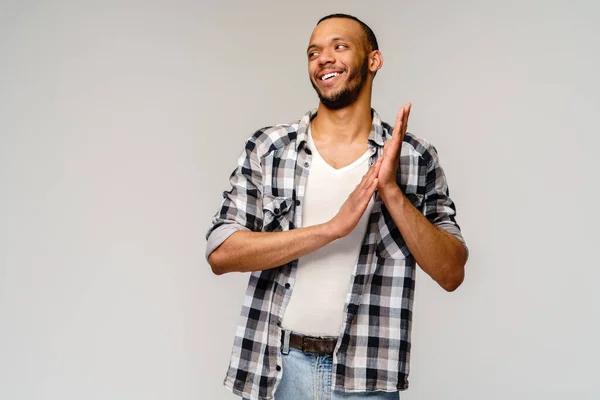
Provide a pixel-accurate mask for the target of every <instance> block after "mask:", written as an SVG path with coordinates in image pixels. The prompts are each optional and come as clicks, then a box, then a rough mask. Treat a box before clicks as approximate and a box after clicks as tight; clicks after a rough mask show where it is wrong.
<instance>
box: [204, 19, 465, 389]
mask: <svg viewBox="0 0 600 400" xmlns="http://www.w3.org/2000/svg"><path fill="white" fill-rule="evenodd" d="M307 57H308V71H309V77H310V80H311V83H312V85H313V87H314V88H315V90H316V92H317V94H318V96H319V99H320V102H319V107H318V109H317V110H316V111H311V112H309V113H307V114H306V115H305V116H304V117H303V118H302V119H301V120H300V121H298V122H295V123H293V124H289V125H276V126H273V127H269V128H264V129H261V130H259V131H258V132H256V133H255V134H254V135H253V136H252V137H251V138H250V139H248V141H247V142H246V146H245V150H244V152H243V153H242V155H241V156H240V158H239V160H238V166H237V168H236V169H235V170H234V172H233V173H232V175H231V177H230V182H231V190H229V191H227V192H225V193H224V200H223V202H222V205H221V208H220V210H219V212H218V213H217V214H216V216H215V218H214V219H213V224H212V226H211V228H210V229H209V231H208V234H207V240H208V244H207V249H206V254H207V258H208V261H209V263H210V265H211V267H212V270H213V272H214V273H215V274H217V275H220V274H224V273H227V272H233V271H237V272H251V275H250V280H249V283H248V288H247V291H246V297H245V300H244V304H243V306H242V311H241V320H240V323H239V326H238V329H237V332H236V336H235V340H234V346H233V351H232V356H231V361H230V365H229V369H228V372H227V375H226V378H225V382H224V384H225V386H226V387H228V388H229V389H230V390H232V391H233V392H234V393H235V394H237V395H239V396H243V397H244V398H247V399H253V400H254V399H272V398H275V399H277V400H280V399H282V400H294V399H312V398H313V395H314V396H316V397H315V398H319V399H321V398H326V399H330V398H332V399H359V398H360V399H366V398H368V399H398V398H399V391H401V390H404V389H406V388H407V387H408V380H407V377H408V372H409V356H410V329H411V318H412V301H413V291H414V283H415V274H416V270H415V268H416V267H415V262H416V263H418V264H419V266H420V267H421V268H422V269H423V270H424V271H425V272H426V273H427V274H429V275H430V276H431V277H432V278H433V279H434V280H435V281H436V282H438V283H439V285H440V286H442V287H443V288H444V289H446V290H447V291H453V290H455V289H456V288H457V287H458V286H459V285H460V284H461V282H462V281H463V278H464V265H465V263H466V260H467V255H468V252H467V248H466V245H465V242H464V240H463V238H462V236H461V233H460V230H459V226H458V225H457V223H456V221H455V218H454V217H455V214H456V212H455V211H456V210H455V206H454V203H453V202H452V200H451V199H450V198H449V192H448V187H447V184H446V178H445V176H444V173H443V170H442V168H441V166H440V164H439V161H438V156H437V153H436V150H435V148H434V147H433V146H432V145H431V144H429V143H428V142H426V141H425V140H423V139H420V138H417V137H416V136H414V135H412V134H410V133H407V132H406V126H407V122H408V116H409V113H410V107H411V105H410V104H407V105H406V106H404V107H402V108H400V110H399V112H398V116H397V118H396V122H395V125H394V127H393V129H392V127H391V126H389V125H388V124H386V123H384V122H382V121H381V119H380V118H379V116H378V115H377V113H376V112H375V111H374V110H372V109H371V90H372V85H373V79H374V77H375V74H376V72H377V71H378V70H379V69H380V68H381V67H382V65H383V57H382V54H381V52H380V51H379V49H378V45H377V40H376V39H375V35H374V34H373V32H372V31H371V29H370V28H369V27H368V26H366V25H365V24H364V23H362V22H361V21H360V20H358V19H356V18H355V17H352V16H349V15H344V14H335V15H330V16H327V17H325V18H323V19H321V20H320V21H319V22H318V24H317V26H316V28H315V29H314V31H313V33H312V36H311V38H310V42H309V46H308V50H307Z"/></svg>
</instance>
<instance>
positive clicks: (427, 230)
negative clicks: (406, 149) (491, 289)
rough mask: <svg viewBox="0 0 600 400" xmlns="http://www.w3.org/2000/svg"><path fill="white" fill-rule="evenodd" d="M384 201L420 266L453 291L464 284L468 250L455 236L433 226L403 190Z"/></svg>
mask: <svg viewBox="0 0 600 400" xmlns="http://www.w3.org/2000/svg"><path fill="white" fill-rule="evenodd" d="M381 199H382V200H383V202H384V203H385V205H386V208H387V209H388V211H389V213H390V215H391V216H392V219H393V220H394V222H395V223H396V226H397V227H398V229H399V230H400V233H401V234H402V237H403V238H404V241H405V242H406V245H407V246H408V248H409V249H410V252H411V254H412V255H413V257H414V258H415V260H416V261H417V263H418V264H419V266H420V267H421V268H422V269H423V271H425V272H426V273H427V274H428V275H429V276H431V277H432V278H433V280H435V281H436V282H437V283H438V284H439V285H440V286H441V287H442V288H444V289H445V290H447V291H449V292H452V291H454V290H456V289H457V288H458V287H459V286H460V284H461V283H462V282H463V280H464V277H465V263H466V262H467V250H466V248H465V247H464V246H463V244H462V243H461V242H460V241H459V240H458V239H457V238H456V237H454V236H453V235H452V234H450V233H449V232H446V231H445V230H443V229H441V228H439V227H437V226H435V225H433V224H432V223H431V222H429V220H428V219H427V218H426V217H425V216H424V215H423V214H421V212H420V211H419V210H417V209H416V208H415V207H414V206H413V205H412V203H411V202H410V200H409V199H408V198H407V197H406V196H405V195H404V193H402V191H401V190H400V188H399V187H398V188H397V190H390V191H389V192H386V194H385V195H384V194H383V193H381Z"/></svg>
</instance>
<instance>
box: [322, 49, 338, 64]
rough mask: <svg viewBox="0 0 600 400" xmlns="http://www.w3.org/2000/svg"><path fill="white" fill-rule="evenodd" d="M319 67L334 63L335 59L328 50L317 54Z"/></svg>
mask: <svg viewBox="0 0 600 400" xmlns="http://www.w3.org/2000/svg"><path fill="white" fill-rule="evenodd" d="M318 61H319V65H321V66H322V65H325V64H332V63H335V57H334V56H333V53H332V52H331V51H329V50H323V51H322V52H321V54H319V59H318Z"/></svg>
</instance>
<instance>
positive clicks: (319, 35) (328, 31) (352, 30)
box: [309, 18, 363, 46]
mask: <svg viewBox="0 0 600 400" xmlns="http://www.w3.org/2000/svg"><path fill="white" fill-rule="evenodd" d="M362 36H363V32H362V28H361V26H360V24H359V23H358V22H356V21H353V20H351V19H348V18H330V19H326V20H325V21H323V22H321V23H320V24H319V25H317V26H316V27H315V29H314V30H313V32H312V35H310V41H309V46H310V45H312V44H317V43H318V42H330V41H332V40H334V39H338V38H343V39H345V40H353V41H360V40H361V39H362Z"/></svg>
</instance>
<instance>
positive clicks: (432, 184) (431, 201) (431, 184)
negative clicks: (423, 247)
mask: <svg viewBox="0 0 600 400" xmlns="http://www.w3.org/2000/svg"><path fill="white" fill-rule="evenodd" d="M427 150H428V153H429V155H430V156H431V158H430V160H429V162H428V165H427V179H426V189H425V197H424V201H423V215H425V217H427V219H428V220H429V221H430V222H431V223H432V224H434V225H435V226H438V227H440V228H442V229H443V230H445V231H446V232H449V233H451V234H452V235H453V236H454V237H456V238H457V239H458V240H459V241H460V242H461V243H462V244H463V246H464V247H465V249H466V250H467V255H468V253H469V249H468V247H467V243H466V242H465V240H464V238H463V236H462V233H461V231H460V226H459V225H458V223H457V222H456V206H455V204H454V202H453V201H452V199H451V198H450V191H449V189H448V182H447V180H446V175H445V174H444V170H443V169H442V166H441V164H440V161H439V157H438V153H437V150H436V149H435V147H434V146H432V145H430V146H429V148H428V149H427Z"/></svg>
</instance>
